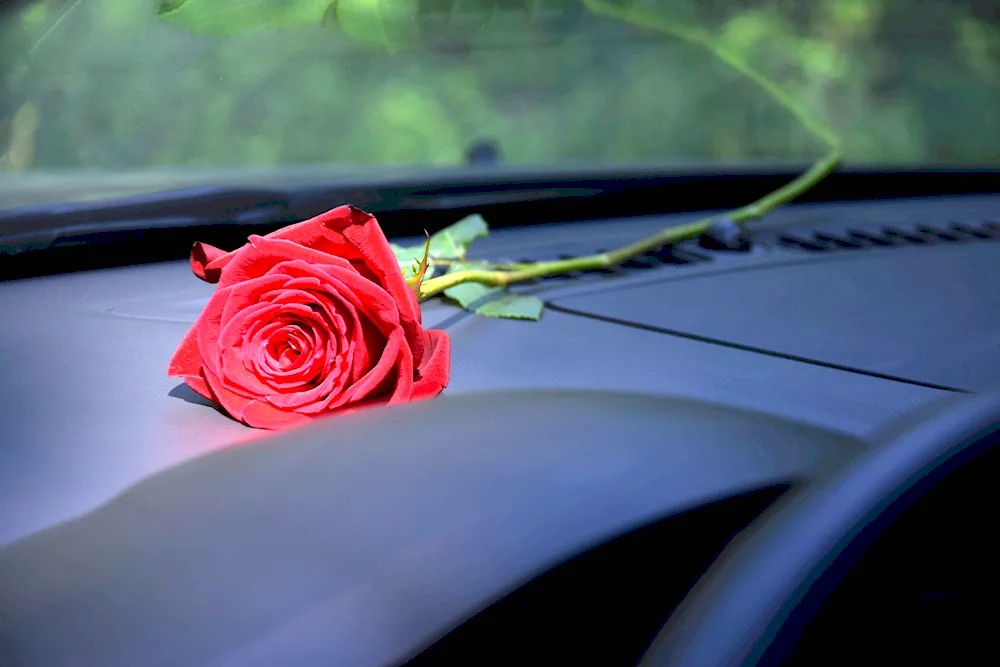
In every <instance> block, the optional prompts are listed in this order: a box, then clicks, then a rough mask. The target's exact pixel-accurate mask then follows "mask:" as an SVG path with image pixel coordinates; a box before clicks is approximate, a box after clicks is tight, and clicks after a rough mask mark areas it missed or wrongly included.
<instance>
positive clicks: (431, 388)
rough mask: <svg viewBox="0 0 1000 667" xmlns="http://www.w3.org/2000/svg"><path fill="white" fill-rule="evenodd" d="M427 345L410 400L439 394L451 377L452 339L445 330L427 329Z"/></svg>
mask: <svg viewBox="0 0 1000 667" xmlns="http://www.w3.org/2000/svg"><path fill="white" fill-rule="evenodd" d="M424 334H426V336H427V345H426V347H425V348H424V349H425V353H424V358H423V360H422V361H421V364H420V366H419V367H418V368H417V373H416V375H417V377H416V380H414V382H413V389H412V391H411V394H410V400H413V401H419V400H422V399H425V398H433V397H434V396H437V395H438V394H440V393H441V392H442V391H444V388H445V387H447V386H448V381H449V380H450V379H451V339H450V338H449V337H448V334H447V333H446V332H444V331H438V330H436V329H432V330H430V331H425V332H424Z"/></svg>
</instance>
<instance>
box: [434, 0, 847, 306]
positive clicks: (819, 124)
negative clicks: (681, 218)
mask: <svg viewBox="0 0 1000 667" xmlns="http://www.w3.org/2000/svg"><path fill="white" fill-rule="evenodd" d="M583 2H584V4H585V5H586V6H587V7H588V8H589V9H590V10H591V11H592V12H594V13H595V14H599V15H603V16H607V17H610V18H616V19H619V20H622V21H627V22H629V23H632V24H634V25H638V26H641V27H643V28H648V29H651V30H657V31H659V32H663V33H666V34H669V35H673V36H675V37H678V38H680V39H683V40H685V41H688V42H692V43H695V44H700V45H702V46H704V47H705V48H707V49H708V50H709V51H711V52H712V53H713V54H714V55H715V56H716V57H717V58H719V59H720V60H721V61H723V62H724V63H726V64H727V65H729V66H731V67H732V68H733V69H735V70H736V71H738V72H740V73H741V74H743V75H744V76H746V77H747V78H748V79H750V80H752V81H754V82H755V83H757V84H758V85H759V86H760V87H761V88H762V89H764V90H765V91H766V92H767V93H768V94H769V95H770V96H771V97H772V98H774V100H775V101H777V102H778V103H779V104H780V105H781V106H783V107H785V108H786V109H787V110H788V111H789V112H790V113H791V114H792V115H793V116H795V118H797V119H798V120H799V122H801V123H802V125H803V126H804V127H805V128H806V129H807V130H808V131H809V132H810V133H811V134H812V135H813V136H815V137H816V138H817V139H819V140H820V141H822V142H823V143H825V144H826V145H827V146H828V147H829V151H828V152H827V154H826V155H824V156H823V157H822V158H821V159H820V160H818V161H817V162H816V163H815V164H813V165H812V167H810V168H809V169H808V170H807V171H806V172H805V173H803V174H800V175H799V176H798V177H796V178H795V179H794V180H792V181H791V182H790V183H787V184H786V185H784V186H782V187H780V188H778V189H777V190H775V191H773V192H771V193H770V194H768V195H765V196H764V197H761V198H760V199H758V200H757V201H755V202H753V203H751V204H747V205H746V206H743V207H742V208H738V209H736V210H735V211H730V212H728V213H724V214H719V215H713V216H709V217H706V218H702V219H700V220H696V221H695V222H690V223H688V224H686V225H677V226H675V227H668V228H666V229H663V230H661V231H659V232H657V233H656V234H653V235H652V236H648V237H646V238H644V239H641V240H639V241H636V242H635V243H631V244H629V245H627V246H624V247H621V248H618V249H617V250H611V251H609V252H604V253H598V254H596V255H587V256H585V257H574V258H573V259H564V260H557V261H553V262H536V263H534V264H527V265H521V266H519V267H517V268H515V269H514V270H492V271H486V270H469V271H456V272H455V273H448V274H445V275H443V276H440V277H438V278H432V279H430V280H427V281H425V282H424V283H423V284H422V285H421V286H420V298H421V299H427V298H429V297H432V296H434V295H436V294H440V293H441V292H443V291H445V290H446V289H448V288H449V287H454V286H455V285H460V284H462V283H467V282H477V283H482V284H484V285H488V286H490V287H506V286H507V285H510V284H512V283H518V282H523V281H526V280H533V279H535V278H542V277H544V276H552V275H558V274H560V273H571V272H573V271H586V270H590V269H607V268H610V267H613V266H617V265H619V264H621V263H622V262H625V261H626V260H628V259H631V258H632V257H636V256H639V255H642V254H644V253H647V252H649V251H650V250H654V249H656V248H660V247H663V246H665V245H670V244H673V243H678V242H680V241H683V240H686V239H689V238H692V237H694V236H699V235H701V234H703V233H705V231H707V230H708V229H709V228H710V227H711V226H712V225H714V224H715V223H716V222H718V221H720V220H723V219H729V220H732V221H734V222H748V221H750V220H756V219H757V218H760V217H761V216H763V215H765V214H767V213H769V212H770V211H771V210H773V209H774V208H776V207H778V206H781V205H782V204H786V203H788V202H790V201H792V200H793V199H795V198H796V197H799V196H800V195H802V194H803V193H805V192H807V191H808V190H809V189H811V188H812V187H813V186H815V185H816V184H817V183H819V182H820V181H822V180H823V179H824V178H826V177H827V176H828V175H829V174H830V173H831V172H832V171H833V170H834V169H836V167H837V165H838V164H840V160H841V153H840V145H839V141H838V139H837V136H836V134H835V133H834V131H833V130H832V129H831V128H830V126H829V125H827V124H826V123H825V122H824V121H823V120H821V119H819V118H817V117H816V116H814V115H812V114H811V113H809V112H808V111H807V110H806V109H805V108H804V107H803V106H801V105H800V104H799V103H798V102H796V101H795V99H794V98H793V97H792V96H791V95H789V94H788V93H787V92H785V91H784V90H782V89H781V88H780V87H779V86H778V85H777V84H775V83H774V82H773V81H771V80H770V79H768V78H767V77H766V76H764V75H763V74H762V73H760V72H758V71H757V70H756V69H754V68H753V67H751V66H750V65H749V63H747V62H746V60H744V59H743V58H741V57H740V56H738V55H737V54H734V53H732V52H731V51H729V50H727V49H725V48H724V47H723V46H722V45H720V44H719V43H718V42H716V41H715V40H714V39H712V37H711V35H709V34H708V32H706V31H705V30H703V29H701V28H699V27H692V26H685V25H683V24H679V23H676V22H674V21H671V20H669V19H667V18H666V17H664V16H662V15H661V14H659V13H658V12H656V11H654V10H652V9H650V8H648V7H645V6H642V5H632V6H629V7H620V6H617V5H613V4H610V3H608V2H607V0H583Z"/></svg>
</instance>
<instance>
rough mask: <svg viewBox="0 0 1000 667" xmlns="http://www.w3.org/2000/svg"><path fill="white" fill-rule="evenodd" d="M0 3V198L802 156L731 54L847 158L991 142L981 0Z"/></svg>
mask: <svg viewBox="0 0 1000 667" xmlns="http://www.w3.org/2000/svg"><path fill="white" fill-rule="evenodd" d="M5 5H7V7H6V9H4V10H0V20H2V23H0V185H2V189H0V208H3V207H5V206H15V205H17V204H19V203H24V201H26V200H25V199H24V195H25V193H28V192H29V191H31V190H32V189H39V188H41V189H46V188H52V187H55V186H56V184H58V183H60V182H62V181H61V180H60V179H63V180H65V179H66V178H72V179H75V180H74V183H76V184H77V186H76V187H75V188H74V189H73V193H72V197H73V198H78V199H86V198H87V197H88V196H91V197H99V196H104V195H103V194H100V193H98V191H97V190H96V185H98V184H100V183H102V182H104V181H107V180H108V179H112V178H114V179H117V181H116V182H117V183H119V185H120V187H119V191H120V192H130V191H133V190H135V189H140V190H141V189H143V188H146V187H150V188H154V187H158V188H160V189H163V187H164V186H165V185H185V184H189V183H193V182H205V181H206V179H207V180H209V181H214V182H219V181H224V180H227V179H229V180H232V179H233V178H235V176H234V174H248V173H249V174H253V173H255V174H258V178H263V179H264V180H266V175H267V174H271V173H275V172H276V171H281V170H284V171H285V172H289V173H293V174H300V175H302V177H303V178H304V177H305V175H306V174H315V173H320V172H321V173H322V174H323V177H324V178H331V177H337V176H338V175H339V176H351V177H353V178H357V177H359V176H364V175H366V174H370V175H372V177H376V176H377V175H379V174H384V173H386V172H387V170H394V169H395V170H399V169H411V170H412V169H423V170H432V169H443V170H448V169H470V168H471V169H490V168H496V169H501V168H503V169H508V170H518V169H547V168H560V167H574V168H577V167H584V168H591V167H594V168H596V167H610V168H616V167H622V166H625V167H630V168H635V167H644V166H647V165H659V166H664V165H666V166H671V167H676V168H682V169H683V168H699V169H704V168H706V166H707V167H709V168H711V167H713V166H715V165H721V164H727V165H733V164H750V163H775V162H776V163H789V162H791V163H795V164H802V163H807V162H809V161H810V160H813V159H815V157H816V156H817V155H819V154H820V153H821V152H822V145H821V144H820V143H818V142H817V140H816V139H815V137H814V136H811V134H810V133H809V132H808V131H807V130H806V129H804V126H803V124H802V123H801V122H799V121H798V120H797V119H796V117H795V116H794V114H790V113H789V110H788V108H785V107H783V106H782V105H780V104H777V103H776V102H775V98H774V96H773V95H769V94H768V93H767V91H766V90H765V88H762V86H761V85H759V83H760V82H759V81H755V80H754V78H753V77H752V76H751V77H748V76H747V75H746V74H747V73H746V72H741V71H740V67H741V65H742V64H746V65H748V66H751V67H752V68H754V71H755V72H758V73H762V74H763V75H765V76H766V77H767V78H768V79H769V80H770V81H772V82H774V83H776V84H777V85H779V86H780V87H781V88H782V89H783V90H785V91H787V93H788V95H789V96H790V98H791V99H793V100H794V101H795V103H796V104H799V105H801V107H802V109H804V110H805V111H806V112H808V113H809V114H811V115H813V116H815V117H816V118H818V119H822V122H824V123H829V125H830V126H831V127H832V128H833V130H834V131H835V132H836V133H837V135H838V136H839V137H840V140H841V142H842V146H843V153H844V156H845V159H846V161H847V162H848V163H853V164H866V163H867V164H879V165H882V164H905V165H925V164H934V165H969V164H978V165H986V164H995V163H997V162H998V157H1000V127H998V121H997V118H998V116H997V113H996V109H997V108H1000V2H997V1H996V0H966V1H965V2H955V1H951V0H948V1H945V0H940V1H931V0H923V1H921V2H917V1H916V0H817V1H816V2H811V3H806V2H800V1H797V0H795V1H789V0H732V1H725V0H716V1H714V2H708V1H706V0H339V2H330V0H145V1H142V2H122V1H121V0H33V1H23V2H15V3H5ZM633 10H635V11H633ZM684 30H687V31H688V33H687V38H685V36H684V34H682V33H683V31H684ZM701 34H705V35H710V36H711V38H712V40H714V41H713V44H716V45H717V46H718V47H719V48H721V49H723V50H724V51H725V54H727V57H728V58H729V62H727V61H726V58H720V57H718V56H719V53H714V54H713V53H712V52H711V50H710V49H706V48H705V47H704V44H702V43H699V40H698V39H697V38H693V39H692V38H691V37H692V35H695V36H696V37H697V35H701ZM295 170H298V171H295ZM317 170H318V171H317ZM261 174H264V175H265V176H260V175H261ZM81 184H82V185H81ZM67 196H69V195H67ZM19 197H20V198H19Z"/></svg>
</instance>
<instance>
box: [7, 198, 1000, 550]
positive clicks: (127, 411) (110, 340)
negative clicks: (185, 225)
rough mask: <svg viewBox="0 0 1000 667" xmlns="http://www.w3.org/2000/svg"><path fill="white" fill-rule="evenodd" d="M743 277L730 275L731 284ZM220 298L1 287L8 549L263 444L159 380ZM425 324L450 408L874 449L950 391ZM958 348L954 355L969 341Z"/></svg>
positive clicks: (623, 329)
mask: <svg viewBox="0 0 1000 667" xmlns="http://www.w3.org/2000/svg"><path fill="white" fill-rule="evenodd" d="M997 202H998V199H997V198H988V197H986V198H983V197H979V198H968V199H962V200H958V201H954V200H927V201H908V202H884V203H877V204H863V205H831V206H801V207H790V208H788V209H786V210H782V211H778V212H776V213H775V214H774V215H773V216H770V217H768V218H767V219H766V220H764V221H761V224H760V225H759V229H760V230H762V238H761V242H760V243H759V244H758V246H757V248H756V250H755V251H754V252H752V253H747V254H741V253H735V254H731V253H729V254H727V253H706V252H704V251H700V250H697V249H696V250H697V252H700V253H701V254H702V255H703V256H704V259H703V260H700V261H696V262H692V263H689V264H683V265H670V264H668V265H661V266H658V267H655V268H650V269H647V270H637V271H634V272H630V273H626V274H625V275H620V276H603V277H602V276H579V277H574V278H571V279H568V280H551V281H544V282H542V283H540V284H537V285H529V286H526V287H524V288H523V289H525V290H527V291H530V292H533V293H536V294H538V295H539V296H541V297H543V298H546V299H551V300H552V301H553V302H554V303H562V301H563V300H564V299H569V298H572V297H573V296H574V295H575V294H584V293H588V292H592V291H594V290H595V289H598V288H599V287H601V286H610V285H620V286H622V287H623V288H626V287H629V286H640V285H644V284H650V283H657V284H659V285H661V288H662V289H664V290H668V289H674V286H676V287H679V286H681V285H688V286H690V289H692V290H694V288H695V286H697V285H698V284H699V283H701V282H702V281H701V280H700V279H692V278H694V277H695V276H708V275H711V274H713V273H719V272H726V271H737V270H740V269H745V268H747V267H761V266H769V267H777V266H783V265H789V268H791V267H792V266H794V265H797V264H799V263H802V262H804V261H807V262H811V261H817V262H821V261H825V260H826V259H827V258H828V256H827V255H824V254H820V255H817V256H815V257H813V256H812V255H807V254H804V253H802V252H793V251H791V250H787V249H782V248H780V247H773V245H771V244H768V243H767V242H766V238H763V237H764V236H766V235H767V234H768V233H770V231H769V230H779V229H786V228H790V229H796V228H802V229H818V228H824V227H825V226H826V227H828V226H838V225H839V226H841V227H842V226H843V225H845V224H852V225H853V224H862V223H864V222H866V221H867V222H868V223H871V224H903V223H912V222H914V221H917V222H920V221H928V222H932V221H941V220H950V219H954V218H956V217H958V218H961V217H962V216H966V215H967V216H970V217H982V216H984V215H987V214H988V212H989V211H997V210H1000V206H998V205H997ZM691 217H692V216H687V215H677V216H659V217H651V218H645V219H632V220H609V221H599V222H594V223H583V224H572V225H553V226H543V227H536V228H524V229H517V230H501V231H497V232H494V233H492V234H491V235H490V237H489V238H487V239H481V240H479V241H477V242H476V245H475V246H474V249H475V251H476V252H475V254H476V256H484V257H496V258H498V259H499V258H508V259H515V260H516V259H520V258H522V257H526V258H531V257H537V258H539V259H543V258H548V257H553V256H558V255H559V254H562V253H583V252H594V251H595V250H597V249H600V248H607V247H613V246H614V245H617V244H620V243H627V242H629V241H633V240H635V239H637V238H639V237H641V236H643V235H646V234H649V233H651V232H652V231H654V230H656V229H658V228H661V227H662V226H664V225H668V224H678V223H682V222H685V221H687V220H690V219H691ZM900 250H902V251H903V252H909V251H908V250H906V249H900ZM864 252H869V251H864ZM870 252H871V253H872V257H873V258H874V257H885V258H886V260H885V261H886V262H887V263H889V264H891V263H892V261H891V259H890V258H892V257H896V256H899V255H894V254H893V253H896V252H897V250H885V251H881V250H873V251H870ZM847 264H849V262H845V263H842V265H843V266H845V268H846V265H847ZM744 275H746V273H745V272H744V273H739V272H737V273H734V274H733V278H734V282H736V281H737V280H739V279H742V276H744ZM713 280H714V279H713ZM673 281H677V282H676V283H675V282H673ZM212 289H213V288H212V286H211V285H206V284H204V283H201V282H199V281H198V280H197V279H195V278H194V277H193V276H192V275H191V273H190V268H189V266H188V264H187V262H170V263H164V264H152V265H146V266H135V267H125V268H119V269H111V270H103V271H92V272H86V273H79V274H67V275H62V276H52V277H46V278H37V279H31V280H20V281H11V282H4V283H0V369H2V372H0V423H2V424H3V431H2V434H0V443H2V444H0V506H2V508H3V511H2V512H0V545H3V544H7V543H10V542H12V541H14V540H16V539H18V538H20V537H23V536H25V535H28V534H30V533H32V532H34V531H37V530H39V529H42V528H45V527H48V526H51V525H53V524H56V523H58V522H60V521H64V520H66V519H70V518H72V517H74V516H78V515H80V514H81V513H84V512H87V511H89V510H91V509H93V508H95V507H97V506H99V505H100V504H102V503H104V502H106V501H108V500H110V499H111V498H113V497H114V496H116V495H117V494H119V493H120V492H122V491H123V490H125V489H127V488H128V487H130V486H131V485H133V484H135V483H136V482H138V481H140V480H141V479H143V478H145V477H147V476H149V475H152V474H155V473H157V472H159V471H162V470H164V469H166V468H169V467H171V466H173V465H177V464H179V463H182V462H184V461H187V460H190V459H193V458H196V457H199V456H201V455H203V454H206V453H208V452H211V451H215V450H217V449H220V448H224V447H227V446H229V445H234V444H238V443H242V442H246V441H249V440H253V439H256V438H265V439H266V438H268V437H269V436H268V434H267V433H262V432H256V431H253V430H251V429H248V428H246V427H244V426H242V425H240V424H238V423H235V422H233V421H232V420H230V419H229V418H227V417H226V416H224V415H222V414H220V413H219V412H218V411H216V410H215V409H214V408H212V407H211V406H210V405H208V404H207V403H206V402H205V401H203V400H201V399H200V398H199V397H197V396H196V395H195V394H194V393H193V392H191V391H190V390H188V389H187V388H186V387H185V386H184V385H183V384H180V383H178V382H177V381H176V380H175V379H172V378H167V377H166V376H165V372H166V366H167V362H168V361H169V359H170V356H171V354H172V352H173V350H174V348H175V347H176V345H177V343H178V342H179V341H180V339H181V337H182V336H183V334H184V332H185V331H186V329H187V328H188V327H189V326H190V325H191V323H192V322H193V321H194V319H195V317H196V316H197V314H198V312H199V311H200V310H201V308H202V307H203V306H204V304H205V303H206V301H207V300H208V297H209V295H210V294H211V291H212ZM685 289H689V288H687V287H686V288H685ZM592 296H593V295H592ZM711 296H713V297H714V296H717V293H711ZM583 298H584V297H582V296H581V299H583ZM586 298H590V297H586ZM691 298H692V299H695V297H691ZM695 301H696V302H697V300H696V299H695ZM581 303H582V302H581ZM576 305H577V306H579V305H580V304H576ZM647 306H648V312H649V313H656V314H655V315H651V317H652V316H655V317H675V316H676V312H677V310H678V309H677V308H676V307H674V305H673V304H672V302H671V301H670V300H668V299H653V300H651V301H650V302H649V303H648V304H647ZM713 309H714V306H713V302H712V300H711V299H709V298H705V299H703V302H702V303H697V309H696V310H697V311H698V312H702V311H708V312H706V314H705V317H706V318H707V320H708V321H712V318H714V317H716V315H714V314H712V312H710V311H712V310H713ZM423 310H424V320H425V324H426V325H427V326H429V327H439V328H444V329H446V330H447V331H448V332H449V334H450V336H451V338H452V381H451V385H450V386H449V387H448V389H447V392H446V395H447V396H462V395H468V394H477V393H482V392H490V391H495V390H504V389H509V390H535V389H592V390H602V391H620V392H637V393H643V394H647V395H650V396H663V397H686V398H690V399H695V400H701V401H705V402H708V403H712V404H715V405H720V406H730V407H735V408H740V409H745V410H749V411H752V412H757V413H760V414H762V415H770V416H775V417H780V418H783V419H788V420H792V421H797V422H801V423H806V424H811V425H814V426H817V427H821V428H825V429H832V430H836V431H840V432H843V433H847V434H851V435H854V436H859V437H866V436H868V435H870V434H871V433H873V432H874V431H876V430H877V429H878V428H879V427H880V426H882V425H884V424H885V423H887V422H888V421H890V420H892V419H893V418H895V417H897V416H899V415H901V414H903V413H906V412H909V411H912V410H916V409H919V408H920V407H921V406H923V405H926V404H928V403H929V402H931V401H933V400H935V399H936V398H937V397H939V396H940V395H941V394H942V393H943V392H941V391H939V390H935V389H931V388H926V387H920V386H914V385H910V384H905V383H901V382H893V381H889V380H884V379H879V378H875V377H870V376H865V375H862V374H858V373H853V372H849V371H845V370H838V369H833V368H829V367H823V366H820V365H816V364H810V363H800V362H797V361H794V360H790V359H786V358H777V357H774V356H767V355H762V354H758V353H755V352H752V351H747V350H744V349H737V348H735V347H732V346H727V345H719V344H713V343H710V342H705V341H699V340H693V339H691V338H685V337H682V336H672V335H664V334H662V333H659V332H656V331H649V330H643V329H640V328H636V327H631V326H622V325H618V324H614V323H610V322H606V321H600V320H598V319H594V318H591V317H581V316H576V315H572V314H567V313H565V312H560V311H558V310H556V309H551V310H547V311H546V312H545V314H544V315H543V317H542V320H541V321H540V322H537V323H531V322H519V321H509V320H506V321H504V320H492V319H489V318H482V317H471V316H468V315H466V314H464V313H463V312H462V311H460V310H459V309H457V308H455V307H453V306H449V305H445V304H441V303H437V302H431V303H427V304H424V308H423ZM813 334H814V335H815V336H820V335H822V331H815V332H813ZM955 346H956V348H957V349H963V348H962V347H961V346H962V341H961V340H959V341H955Z"/></svg>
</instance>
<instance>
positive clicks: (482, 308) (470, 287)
mask: <svg viewBox="0 0 1000 667" xmlns="http://www.w3.org/2000/svg"><path fill="white" fill-rule="evenodd" d="M488 266H489V263H488V262H482V261H477V262H468V263H466V264H455V265H453V266H452V267H451V270H450V271H449V272H448V273H454V272H455V271H465V270H468V269H483V268H486V267H488ZM444 295H445V296H446V297H448V298H449V299H452V300H453V301H455V302H456V303H458V305H460V306H461V307H462V308H464V309H465V310H467V311H469V312H470V313H475V314H476V315H485V316H486V317H503V318H512V319H518V320H537V319H538V318H539V317H541V315H542V300H541V299H539V298H538V297H534V296H529V295H525V294H512V293H511V292H508V291H507V290H506V289H504V288H503V287H489V286H488V285H483V284H482V283H473V282H469V283H461V284H459V285H455V286H454V287H449V288H448V289H446V290H445V291H444Z"/></svg>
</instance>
